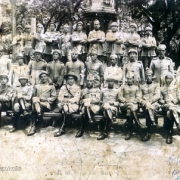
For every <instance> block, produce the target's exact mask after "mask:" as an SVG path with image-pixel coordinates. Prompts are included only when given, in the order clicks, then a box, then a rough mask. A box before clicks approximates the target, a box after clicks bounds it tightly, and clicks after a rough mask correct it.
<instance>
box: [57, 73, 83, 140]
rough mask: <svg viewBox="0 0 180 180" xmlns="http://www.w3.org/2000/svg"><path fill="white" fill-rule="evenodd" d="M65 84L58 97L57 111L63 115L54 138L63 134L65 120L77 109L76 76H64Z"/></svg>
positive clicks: (79, 93) (77, 86) (78, 94)
mask: <svg viewBox="0 0 180 180" xmlns="http://www.w3.org/2000/svg"><path fill="white" fill-rule="evenodd" d="M64 79H65V80H66V81H67V84H65V85H63V86H62V87H61V89H60V92H59V96H58V101H59V103H58V107H59V111H60V112H62V113H63V121H62V124H61V128H60V129H59V131H57V132H55V134H54V137H58V136H62V135H63V134H65V125H66V118H67V116H69V115H72V114H73V113H75V112H77V111H78V109H79V100H80V96H81V88H80V86H79V85H77V84H76V81H77V79H78V78H77V76H76V74H74V73H69V74H66V75H65V76H64Z"/></svg>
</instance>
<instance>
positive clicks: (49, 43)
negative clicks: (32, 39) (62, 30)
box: [44, 31, 60, 61]
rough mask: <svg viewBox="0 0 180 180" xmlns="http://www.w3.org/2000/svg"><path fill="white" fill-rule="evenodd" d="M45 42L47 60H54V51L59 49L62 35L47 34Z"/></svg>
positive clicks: (55, 33)
mask: <svg viewBox="0 0 180 180" xmlns="http://www.w3.org/2000/svg"><path fill="white" fill-rule="evenodd" d="M44 36H45V37H44V42H45V43H46V46H45V50H44V54H45V55H46V56H47V58H48V59H47V60H48V61H51V60H52V54H51V53H52V51H53V50H54V49H58V42H59V37H60V34H59V32H55V31H54V32H46V33H45V35H44Z"/></svg>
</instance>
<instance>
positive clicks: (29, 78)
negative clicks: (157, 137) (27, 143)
mask: <svg viewBox="0 0 180 180" xmlns="http://www.w3.org/2000/svg"><path fill="white" fill-rule="evenodd" d="M93 23H94V24H93V25H94V29H93V30H91V31H90V32H89V34H88V35H87V34H86V33H85V32H84V31H83V23H82V22H81V21H79V22H77V24H76V28H75V30H74V31H73V32H72V33H70V29H69V25H68V24H65V25H63V26H62V28H63V29H61V32H57V31H56V24H54V23H50V26H49V31H47V32H46V33H43V26H42V24H39V23H38V24H37V28H36V29H37V30H36V33H34V34H31V26H30V25H26V26H25V29H23V28H22V27H21V26H17V31H18V33H17V35H16V36H15V37H14V38H13V40H12V46H14V48H15V53H14V58H15V63H12V62H11V59H9V58H7V56H5V48H4V47H5V45H6V44H4V43H5V42H2V45H1V47H0V112H2V111H7V110H13V112H14V113H13V117H12V122H13V127H12V129H10V132H11V133H12V132H15V131H16V130H18V129H19V120H20V119H22V118H24V120H26V119H28V118H29V119H30V128H29V131H28V134H27V135H28V136H31V135H34V134H35V133H36V130H37V123H42V122H43V113H44V112H51V113H61V114H62V117H61V118H60V119H59V121H60V123H59V124H60V127H59V130H58V131H57V132H55V134H54V137H58V136H62V135H63V134H65V133H66V124H67V120H68V119H70V117H71V116H72V115H73V114H79V115H80V117H81V118H80V119H81V120H80V128H79V129H78V131H77V133H76V135H75V136H76V137H77V138H78V137H82V136H83V134H84V132H85V131H86V129H87V127H88V124H89V123H90V122H94V121H95V120H96V118H95V117H102V118H101V120H100V122H99V123H100V126H99V127H100V128H99V130H100V133H99V135H98V137H97V140H103V139H105V138H107V137H108V133H109V131H110V129H111V126H112V124H113V123H114V121H116V119H117V118H118V115H119V114H124V115H125V117H126V123H125V124H126V129H127V130H126V135H125V140H129V139H131V137H132V135H133V129H134V126H138V127H139V128H140V129H141V128H142V129H143V128H145V129H146V134H144V136H143V137H142V141H148V140H149V139H150V138H151V135H152V128H153V127H156V126H157V124H158V117H157V114H158V113H162V115H163V117H164V124H165V125H164V127H165V128H166V130H167V137H166V143H167V144H171V143H172V141H173V139H172V135H173V128H174V126H176V127H177V130H178V131H180V125H179V113H180V87H179V86H178V84H179V79H178V77H179V76H178V73H177V76H176V77H175V75H174V74H175V73H174V63H173V61H172V60H171V59H170V58H168V57H166V56H165V53H166V46H165V45H164V44H159V45H157V43H156V40H155V38H154V37H153V36H152V28H151V27H146V28H145V35H144V36H143V37H140V36H139V35H138V33H137V25H136V24H135V23H131V24H130V30H129V32H128V33H127V32H126V33H124V32H121V31H119V30H118V24H117V23H116V22H112V23H111V25H110V29H109V30H108V31H107V32H106V33H105V32H103V31H102V30H100V22H99V21H98V20H97V19H96V20H94V22H93ZM179 71H180V70H179ZM177 72H178V71H177ZM140 112H141V113H143V114H144V115H145V116H144V117H145V119H146V124H145V125H143V124H142V123H141V121H140V119H139V113H140Z"/></svg>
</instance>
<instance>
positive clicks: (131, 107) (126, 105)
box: [118, 73, 143, 140]
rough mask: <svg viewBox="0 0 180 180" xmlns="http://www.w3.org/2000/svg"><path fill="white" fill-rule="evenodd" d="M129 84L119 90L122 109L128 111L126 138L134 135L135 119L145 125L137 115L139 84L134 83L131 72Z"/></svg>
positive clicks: (127, 77) (128, 75)
mask: <svg viewBox="0 0 180 180" xmlns="http://www.w3.org/2000/svg"><path fill="white" fill-rule="evenodd" d="M126 80H127V84H124V85H123V86H122V87H121V88H120V91H119V94H118V96H119V101H120V103H121V104H120V108H121V111H124V112H126V117H127V126H128V132H127V134H126V137H125V140H129V139H130V138H131V136H132V128H133V119H134V120H135V122H136V124H137V125H138V126H139V127H143V125H142V124H141V123H140V121H139V119H138V117H137V109H138V100H137V98H138V91H139V89H138V86H136V85H134V76H133V74H131V73H128V74H127V75H126Z"/></svg>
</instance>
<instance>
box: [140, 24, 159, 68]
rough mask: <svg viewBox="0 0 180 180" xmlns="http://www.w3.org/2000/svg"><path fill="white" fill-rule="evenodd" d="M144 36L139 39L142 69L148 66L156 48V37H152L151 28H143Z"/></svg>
mask: <svg viewBox="0 0 180 180" xmlns="http://www.w3.org/2000/svg"><path fill="white" fill-rule="evenodd" d="M145 35H146V36H145V37H143V38H142V39H141V46H142V52H141V57H142V62H143V66H144V69H146V68H148V67H149V66H150V63H151V59H152V58H153V57H155V56H156V52H155V48H156V39H155V38H154V37H152V28H151V27H146V28H145Z"/></svg>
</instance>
